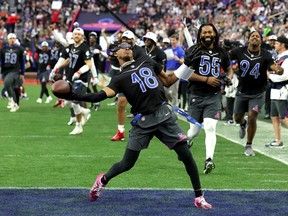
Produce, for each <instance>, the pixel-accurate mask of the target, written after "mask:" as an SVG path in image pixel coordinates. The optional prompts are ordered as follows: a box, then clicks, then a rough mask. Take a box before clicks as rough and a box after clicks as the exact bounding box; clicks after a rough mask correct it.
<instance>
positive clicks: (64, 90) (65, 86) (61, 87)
mask: <svg viewBox="0 0 288 216" xmlns="http://www.w3.org/2000/svg"><path fill="white" fill-rule="evenodd" d="M51 90H52V92H53V93H56V94H68V93H70V92H71V87H70V85H69V83H68V82H66V81H64V80H58V81H56V82H55V83H53V84H52V87H51Z"/></svg>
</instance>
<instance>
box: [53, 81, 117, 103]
mask: <svg viewBox="0 0 288 216" xmlns="http://www.w3.org/2000/svg"><path fill="white" fill-rule="evenodd" d="M51 89H52V92H53V94H54V95H55V96H56V97H58V98H62V99H66V100H76V101H86V102H94V103H96V102H100V101H102V100H105V99H106V98H111V97H114V96H115V95H116V93H115V91H114V90H112V89H111V88H109V87H105V88H103V90H101V91H99V92H97V93H88V94H79V93H76V92H74V91H73V89H72V86H71V85H70V84H69V83H68V82H66V81H64V80H59V81H57V82H55V83H54V84H53V85H52V87H51Z"/></svg>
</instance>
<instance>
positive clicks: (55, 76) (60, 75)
mask: <svg viewBox="0 0 288 216" xmlns="http://www.w3.org/2000/svg"><path fill="white" fill-rule="evenodd" d="M62 77H63V76H62V74H60V73H56V74H55V75H54V77H53V79H54V81H58V80H62Z"/></svg>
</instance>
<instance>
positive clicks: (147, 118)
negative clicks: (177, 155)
mask: <svg viewBox="0 0 288 216" xmlns="http://www.w3.org/2000/svg"><path fill="white" fill-rule="evenodd" d="M177 119H178V117H177V115H176V114H175V112H174V110H173V109H172V107H171V106H170V105H168V104H163V105H162V106H161V107H160V108H159V109H158V110H157V111H155V112H154V113H152V114H149V115H143V116H142V117H140V119H139V120H138V121H137V123H136V125H134V126H132V128H131V130H130V131H129V139H128V144H127V149H130V150H134V151H141V150H142V149H146V148H148V146H149V143H150V140H151V139H152V138H153V137H154V136H156V137H157V138H158V139H159V140H160V141H161V142H162V143H163V144H164V145H166V146H167V147H168V148H169V149H173V148H174V146H175V145H176V144H177V143H179V142H181V141H183V140H184V141H187V136H186V135H185V134H184V132H183V130H182V129H181V128H180V126H179V125H178V122H177Z"/></svg>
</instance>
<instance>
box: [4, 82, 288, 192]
mask: <svg viewBox="0 0 288 216" xmlns="http://www.w3.org/2000/svg"><path fill="white" fill-rule="evenodd" d="M1 89H2V86H1ZM26 91H27V93H28V96H29V98H30V99H29V100H25V101H24V100H21V102H20V109H19V110H18V111H17V112H16V113H10V112H9V110H8V109H7V108H6V106H7V100H4V99H0V117H1V130H0V140H1V141H0V149H1V151H0V163H1V166H0V187H61V188H62V187H68V188H79V187H84V188H90V187H91V185H92V184H93V182H94V179H95V177H96V175H97V174H98V173H102V172H106V171H107V169H109V168H110V166H111V165H112V164H113V163H115V162H118V161H119V160H120V159H121V157H122V155H123V152H124V150H125V146H126V142H112V141H110V138H111V137H112V136H113V135H114V133H115V132H116V129H117V122H116V106H107V103H109V102H111V100H112V99H109V100H106V101H104V102H102V103H101V107H100V110H99V111H98V112H94V111H92V116H91V119H90V121H88V122H87V124H86V126H85V128H84V132H83V134H81V135H79V136H71V135H68V134H69V132H70V131H72V129H73V127H72V126H68V125H67V122H68V120H69V117H70V116H69V110H68V109H67V108H63V109H61V108H53V107H52V105H53V104H54V102H55V99H54V100H53V101H52V103H50V104H45V103H42V104H37V103H36V99H37V97H38V95H39V92H40V86H26ZM45 99H46V98H45V97H44V100H43V101H45ZM127 111H129V110H127ZM128 113H129V112H128ZM130 120H131V119H127V120H126V137H127V136H128V129H129V128H130V124H129V122H130ZM179 122H180V124H181V126H182V128H183V129H184V131H187V129H188V124H187V123H186V122H182V121H179ZM203 141H204V133H201V135H200V136H199V137H198V138H197V139H196V141H195V142H194V146H193V147H192V148H191V150H192V152H193V155H194V157H195V159H196V161H197V164H198V167H199V172H200V177H201V181H202V186H203V188H204V189H237V190H250V189H261V190H262V189H263V190H288V182H287V179H288V172H287V165H285V164H283V163H281V162H278V161H276V160H273V159H271V158H269V157H266V156H264V155H261V154H259V153H258V154H257V156H256V157H245V156H243V147H242V146H240V145H238V144H235V143H232V142H231V141H228V140H226V139H224V138H221V137H218V141H217V146H216V152H215V157H214V160H215V163H216V169H215V170H213V172H212V173H211V174H209V175H204V174H202V170H203V166H204V159H205V158H204V157H205V156H204V154H205V146H204V142H203ZM109 188H187V189H189V188H191V185H190V181H189V178H188V176H187V174H186V172H185V170H184V166H183V165H182V163H181V162H179V161H178V160H177V156H176V154H175V153H174V152H173V151H170V150H168V148H166V147H165V146H164V145H162V144H161V143H160V142H159V141H158V140H157V139H153V140H152V142H151V144H150V147H149V148H148V149H147V150H144V151H143V152H142V153H141V155H140V158H139V160H138V161H137V163H136V165H135V167H134V168H133V169H132V170H130V171H129V172H127V173H124V174H122V175H120V176H118V177H116V178H115V179H113V180H112V181H111V182H109Z"/></svg>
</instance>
